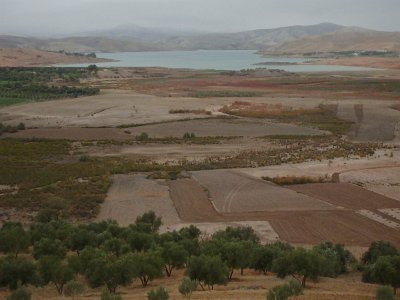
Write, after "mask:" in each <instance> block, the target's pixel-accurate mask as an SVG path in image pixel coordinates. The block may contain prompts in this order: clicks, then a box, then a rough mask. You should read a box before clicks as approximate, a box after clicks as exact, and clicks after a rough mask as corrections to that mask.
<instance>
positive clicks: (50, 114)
mask: <svg viewBox="0 0 400 300" xmlns="http://www.w3.org/2000/svg"><path fill="white" fill-rule="evenodd" d="M197 102H198V99H194V98H162V97H157V96H151V95H143V94H138V93H134V92H131V91H117V90H106V91H103V92H102V93H101V94H100V95H98V96H91V97H82V98H78V99H65V100H54V101H48V102H37V103H28V104H21V105H15V106H10V107H5V108H2V109H0V121H1V122H9V123H16V124H18V123H19V122H24V123H25V124H26V125H27V126H28V127H104V126H111V127H112V126H117V125H124V124H144V123H152V122H162V121H171V120H180V119H184V118H188V116H182V115H179V114H170V113H169V110H170V109H180V108H181V107H182V105H187V106H192V107H193V109H196V108H198V103H197ZM206 103H209V105H210V106H212V107H213V106H215V105H218V104H217V103H216V101H215V100H214V101H213V100H205V101H204V102H203V103H202V105H207V104H206ZM189 117H191V118H201V117H204V116H202V115H192V116H189Z"/></svg>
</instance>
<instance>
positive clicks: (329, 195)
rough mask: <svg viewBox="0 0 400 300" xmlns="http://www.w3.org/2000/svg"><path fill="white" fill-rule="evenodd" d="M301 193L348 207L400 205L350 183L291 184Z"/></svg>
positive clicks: (371, 207) (379, 207)
mask: <svg viewBox="0 0 400 300" xmlns="http://www.w3.org/2000/svg"><path fill="white" fill-rule="evenodd" d="M290 189H292V190H295V191H297V192H299V193H303V194H305V195H308V196H311V197H314V198H318V199H321V200H323V201H326V202H328V203H331V204H333V205H336V206H342V207H345V208H348V209H356V210H359V209H368V210H374V209H382V208H397V207H400V202H399V201H396V200H394V199H391V198H388V197H385V196H382V195H380V194H377V193H374V192H371V191H368V190H366V189H363V188H361V187H359V186H356V185H352V184H348V183H316V184H303V185H297V186H291V187H290Z"/></svg>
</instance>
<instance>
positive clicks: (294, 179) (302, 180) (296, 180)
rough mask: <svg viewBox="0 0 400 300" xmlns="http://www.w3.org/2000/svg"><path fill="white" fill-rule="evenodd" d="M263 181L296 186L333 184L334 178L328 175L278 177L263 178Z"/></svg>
mask: <svg viewBox="0 0 400 300" xmlns="http://www.w3.org/2000/svg"><path fill="white" fill-rule="evenodd" d="M262 179H264V180H267V181H271V182H273V183H275V184H277V185H294V184H307V183H327V182H332V178H331V177H330V176H328V175H325V176H319V177H311V176H277V177H273V178H271V177H268V176H265V177H262Z"/></svg>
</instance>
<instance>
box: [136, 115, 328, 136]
mask: <svg viewBox="0 0 400 300" xmlns="http://www.w3.org/2000/svg"><path fill="white" fill-rule="evenodd" d="M128 130H129V131H131V132H132V134H134V135H139V134H140V133H142V132H146V133H148V134H149V136H150V137H156V138H160V137H169V136H172V137H182V136H183V135H184V134H185V133H186V132H189V133H194V134H195V135H196V136H246V137H258V136H267V135H278V134H282V135H320V134H324V133H326V132H323V131H321V130H317V129H312V128H305V127H301V126H296V125H292V124H282V123H275V122H272V121H268V120H266V121H265V120H254V119H253V120H251V119H246V118H240V119H215V120H212V119H211V120H190V121H183V122H182V121H181V122H171V123H166V124H155V125H144V126H139V127H134V128H129V129H128Z"/></svg>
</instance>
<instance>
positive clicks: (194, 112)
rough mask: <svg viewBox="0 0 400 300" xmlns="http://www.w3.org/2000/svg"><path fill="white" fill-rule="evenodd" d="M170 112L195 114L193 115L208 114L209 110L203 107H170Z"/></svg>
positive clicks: (209, 113)
mask: <svg viewBox="0 0 400 300" xmlns="http://www.w3.org/2000/svg"><path fill="white" fill-rule="evenodd" d="M169 113H170V114H195V115H207V116H210V115H211V114H212V113H211V111H208V110H205V109H170V110H169Z"/></svg>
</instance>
